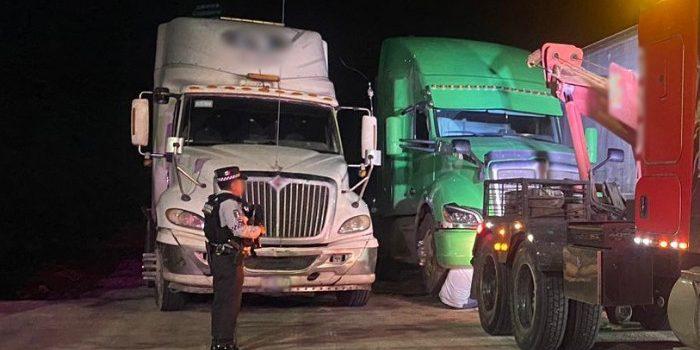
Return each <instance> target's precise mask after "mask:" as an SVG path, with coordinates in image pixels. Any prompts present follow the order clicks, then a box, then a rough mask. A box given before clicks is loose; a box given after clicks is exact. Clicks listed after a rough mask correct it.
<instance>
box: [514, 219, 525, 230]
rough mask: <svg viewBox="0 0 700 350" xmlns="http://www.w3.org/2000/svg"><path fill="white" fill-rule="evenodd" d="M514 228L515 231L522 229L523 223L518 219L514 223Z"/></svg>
mask: <svg viewBox="0 0 700 350" xmlns="http://www.w3.org/2000/svg"><path fill="white" fill-rule="evenodd" d="M513 228H514V229H515V231H520V230H522V229H523V224H522V223H521V222H520V221H516V222H514V223H513Z"/></svg>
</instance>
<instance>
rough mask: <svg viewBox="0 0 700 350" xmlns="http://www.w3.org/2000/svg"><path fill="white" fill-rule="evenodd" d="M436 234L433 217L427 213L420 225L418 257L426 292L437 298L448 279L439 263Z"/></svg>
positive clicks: (444, 269) (445, 271)
mask: <svg viewBox="0 0 700 350" xmlns="http://www.w3.org/2000/svg"><path fill="white" fill-rule="evenodd" d="M434 233H435V225H434V221H433V216H432V215H431V214H430V213H427V214H425V215H424V216H423V219H422V220H421V222H420V224H419V225H418V235H417V237H418V239H419V241H418V257H419V259H420V261H421V265H422V266H421V272H422V275H423V286H424V287H425V292H426V293H428V294H430V295H432V296H437V295H438V294H439V293H440V288H442V284H443V283H445V279H446V278H447V269H446V268H444V267H442V266H440V264H439V263H438V260H437V252H436V250H435V236H434Z"/></svg>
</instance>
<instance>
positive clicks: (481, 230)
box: [476, 222, 486, 235]
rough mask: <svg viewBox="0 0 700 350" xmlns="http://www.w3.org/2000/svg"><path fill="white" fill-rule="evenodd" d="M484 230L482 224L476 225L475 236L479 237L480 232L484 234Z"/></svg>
mask: <svg viewBox="0 0 700 350" xmlns="http://www.w3.org/2000/svg"><path fill="white" fill-rule="evenodd" d="M485 229H486V228H485V226H484V223H483V222H482V223H480V224H478V225H476V234H477V235H480V234H481V233H482V232H484V230H485Z"/></svg>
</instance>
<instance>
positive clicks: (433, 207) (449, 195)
mask: <svg viewBox="0 0 700 350" xmlns="http://www.w3.org/2000/svg"><path fill="white" fill-rule="evenodd" d="M474 170H476V168H475V169H474ZM475 179H476V177H475V172H474V171H472V170H471V169H468V168H466V169H461V171H450V172H445V173H443V174H442V175H441V176H439V177H438V178H437V179H436V180H435V181H434V182H433V183H432V184H431V186H430V187H429V188H428V190H427V191H426V192H427V193H426V194H425V196H423V200H422V201H421V202H420V204H419V206H418V210H417V211H416V212H417V213H418V215H417V216H416V227H418V225H419V222H418V221H419V220H421V218H422V217H423V215H426V214H427V215H433V219H434V222H435V223H436V228H435V233H434V239H435V251H436V256H437V261H438V263H439V264H440V265H441V266H443V267H445V268H460V267H467V266H471V260H472V250H473V246H474V241H475V240H476V229H475V228H445V227H444V226H445V225H443V224H442V223H443V222H444V221H445V219H444V217H443V210H442V208H443V206H444V205H445V204H456V205H458V206H460V207H466V208H471V209H474V210H475V211H477V212H479V214H481V207H482V203H483V183H482V182H480V181H475Z"/></svg>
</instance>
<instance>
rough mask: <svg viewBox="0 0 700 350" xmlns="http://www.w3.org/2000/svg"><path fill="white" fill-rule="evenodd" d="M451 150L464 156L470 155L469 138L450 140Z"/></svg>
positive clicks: (470, 145)
mask: <svg viewBox="0 0 700 350" xmlns="http://www.w3.org/2000/svg"><path fill="white" fill-rule="evenodd" d="M452 150H453V151H454V152H455V153H459V154H462V155H465V156H471V155H472V144H471V142H469V140H452Z"/></svg>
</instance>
